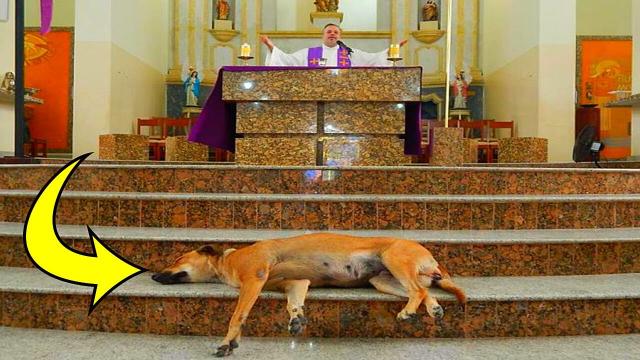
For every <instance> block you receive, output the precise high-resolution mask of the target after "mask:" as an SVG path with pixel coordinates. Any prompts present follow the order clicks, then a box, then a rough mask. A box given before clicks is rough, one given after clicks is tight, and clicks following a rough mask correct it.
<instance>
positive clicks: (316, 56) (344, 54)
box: [307, 46, 351, 68]
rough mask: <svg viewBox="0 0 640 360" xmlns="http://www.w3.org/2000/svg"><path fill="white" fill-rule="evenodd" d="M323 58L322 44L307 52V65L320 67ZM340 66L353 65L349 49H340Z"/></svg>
mask: <svg viewBox="0 0 640 360" xmlns="http://www.w3.org/2000/svg"><path fill="white" fill-rule="evenodd" d="M321 58H322V46H318V47H314V48H309V52H308V53H307V66H309V67H319V66H320V59H321ZM338 67H340V68H348V67H351V59H349V52H348V51H347V49H343V48H340V49H338Z"/></svg>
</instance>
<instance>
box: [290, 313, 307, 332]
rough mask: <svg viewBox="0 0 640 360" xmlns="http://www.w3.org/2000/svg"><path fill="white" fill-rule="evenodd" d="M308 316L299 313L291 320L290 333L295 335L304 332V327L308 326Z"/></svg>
mask: <svg viewBox="0 0 640 360" xmlns="http://www.w3.org/2000/svg"><path fill="white" fill-rule="evenodd" d="M307 322H308V321H307V318H306V317H304V316H302V315H298V316H297V317H294V318H293V319H291V320H290V321H289V334H291V335H293V336H297V335H300V334H302V333H303V332H304V328H305V327H306V326H307Z"/></svg>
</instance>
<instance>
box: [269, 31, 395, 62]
mask: <svg viewBox="0 0 640 360" xmlns="http://www.w3.org/2000/svg"><path fill="white" fill-rule="evenodd" d="M341 34H342V29H340V27H339V26H338V25H335V24H328V25H326V26H325V27H324V29H322V46H318V47H313V48H306V49H302V50H299V51H296V52H294V53H293V54H287V53H285V52H284V51H282V50H280V49H279V48H278V47H277V46H275V45H274V44H273V42H271V39H269V37H267V36H265V35H263V36H261V37H260V41H261V42H262V43H263V44H265V45H266V46H267V47H268V48H269V54H268V55H267V59H266V61H265V65H267V66H309V67H319V66H327V67H351V66H391V65H392V63H391V62H390V61H388V60H387V58H388V57H389V54H388V50H387V49H385V50H383V51H380V52H377V53H368V52H364V51H361V50H358V49H351V48H350V47H348V46H346V45H345V44H344V43H343V42H342V41H341V40H340V36H341ZM406 43H407V40H403V41H401V42H400V44H399V45H400V47H402V46H403V45H404V44H406Z"/></svg>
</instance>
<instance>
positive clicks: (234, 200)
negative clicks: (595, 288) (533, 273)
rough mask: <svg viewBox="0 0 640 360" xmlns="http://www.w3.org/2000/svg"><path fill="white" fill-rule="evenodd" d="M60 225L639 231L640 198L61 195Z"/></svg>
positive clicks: (8, 206) (29, 197) (10, 198)
mask: <svg viewBox="0 0 640 360" xmlns="http://www.w3.org/2000/svg"><path fill="white" fill-rule="evenodd" d="M36 194H37V191H35V190H0V204H1V205H0V206H1V208H0V221H8V222H22V221H24V219H25V217H26V215H27V213H28V210H29V207H30V206H31V203H32V201H33V199H34V198H35V196H36ZM57 214H58V216H57V222H58V223H59V224H81V225H84V224H87V225H103V226H141V227H190V228H217V229H231V228H236V229H276V230H277V229H283V230H285V229H293V230H299V229H311V230H396V229H403V230H492V229H580V228H617V227H640V194H618V195H333V194H327V195H321V194H318V195H310V194H305V195H302V194H299V195H287V194H186V193H132V192H95V191H65V192H63V194H62V200H61V201H60V203H59V207H58V212H57Z"/></svg>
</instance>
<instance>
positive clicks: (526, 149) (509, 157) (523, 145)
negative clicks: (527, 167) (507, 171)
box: [498, 137, 549, 163]
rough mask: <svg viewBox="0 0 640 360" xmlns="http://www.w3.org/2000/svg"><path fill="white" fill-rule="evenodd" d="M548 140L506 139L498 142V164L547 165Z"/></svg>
mask: <svg viewBox="0 0 640 360" xmlns="http://www.w3.org/2000/svg"><path fill="white" fill-rule="evenodd" d="M548 142H549V141H548V140H547V139H542V138H526V137H523V138H518V137H514V138H504V139H499V140H498V162H501V163H546V162H547V161H548V154H547V151H548V150H547V147H548Z"/></svg>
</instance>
